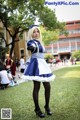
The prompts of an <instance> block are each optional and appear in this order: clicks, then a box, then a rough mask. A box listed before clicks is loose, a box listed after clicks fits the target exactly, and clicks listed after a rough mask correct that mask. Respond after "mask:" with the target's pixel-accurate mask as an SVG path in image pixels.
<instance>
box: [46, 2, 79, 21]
mask: <svg viewBox="0 0 80 120" xmlns="http://www.w3.org/2000/svg"><path fill="white" fill-rule="evenodd" d="M45 5H47V6H48V7H49V8H50V9H52V10H54V9H55V14H56V17H57V20H58V21H60V22H66V21H73V20H80V0H45Z"/></svg>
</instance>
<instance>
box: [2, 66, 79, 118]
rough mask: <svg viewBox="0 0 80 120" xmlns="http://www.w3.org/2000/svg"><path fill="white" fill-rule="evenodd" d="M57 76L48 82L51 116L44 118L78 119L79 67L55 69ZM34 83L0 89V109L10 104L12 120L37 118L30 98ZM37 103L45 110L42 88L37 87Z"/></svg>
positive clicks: (8, 106)
mask: <svg viewBox="0 0 80 120" xmlns="http://www.w3.org/2000/svg"><path fill="white" fill-rule="evenodd" d="M54 73H55V74H56V79H55V81H54V82H51V101H50V108H51V110H52V112H53V115H52V116H48V115H46V117H45V118H42V119H43V120H80V67H69V68H62V69H60V70H57V71H54ZM32 90H33V83H32V82H26V83H22V84H20V85H19V86H15V87H11V88H8V89H6V90H0V109H1V108H12V118H13V119H12V120H40V119H41V118H38V117H37V116H36V115H35V113H34V104H33V99H32ZM40 106H41V109H42V111H43V112H45V111H44V88H43V85H41V89H40Z"/></svg>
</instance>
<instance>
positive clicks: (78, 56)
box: [72, 50, 80, 60]
mask: <svg viewBox="0 0 80 120" xmlns="http://www.w3.org/2000/svg"><path fill="white" fill-rule="evenodd" d="M72 57H73V58H76V59H77V60H80V50H77V51H75V52H73V53H72Z"/></svg>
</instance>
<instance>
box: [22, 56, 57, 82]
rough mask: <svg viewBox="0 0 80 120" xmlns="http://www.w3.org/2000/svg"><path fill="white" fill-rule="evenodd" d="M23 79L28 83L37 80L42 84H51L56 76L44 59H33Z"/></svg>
mask: <svg viewBox="0 0 80 120" xmlns="http://www.w3.org/2000/svg"><path fill="white" fill-rule="evenodd" d="M22 78H23V79H25V80H27V81H29V80H30V81H31V80H35V81H40V82H49V81H52V80H54V78H55V75H54V74H52V72H51V69H50V67H49V66H48V64H47V63H46V61H45V59H42V58H34V57H33V58H31V59H30V62H28V65H27V66H26V68H25V71H24V75H23V76H22Z"/></svg>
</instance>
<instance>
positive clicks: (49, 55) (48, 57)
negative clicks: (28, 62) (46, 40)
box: [45, 54, 53, 59]
mask: <svg viewBox="0 0 80 120" xmlns="http://www.w3.org/2000/svg"><path fill="white" fill-rule="evenodd" d="M45 59H53V55H52V54H45Z"/></svg>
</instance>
